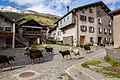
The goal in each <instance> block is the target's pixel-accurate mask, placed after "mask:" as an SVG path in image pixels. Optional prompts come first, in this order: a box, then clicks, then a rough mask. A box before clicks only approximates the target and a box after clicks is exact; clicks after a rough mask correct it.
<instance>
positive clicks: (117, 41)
mask: <svg viewBox="0 0 120 80" xmlns="http://www.w3.org/2000/svg"><path fill="white" fill-rule="evenodd" d="M110 15H111V16H112V17H113V32H114V35H113V37H114V46H115V47H119V46H120V36H119V34H120V8H119V9H116V10H114V11H112V12H110Z"/></svg>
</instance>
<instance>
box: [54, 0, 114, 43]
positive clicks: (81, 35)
mask: <svg viewBox="0 0 120 80" xmlns="http://www.w3.org/2000/svg"><path fill="white" fill-rule="evenodd" d="M109 12H110V9H109V8H108V7H107V6H106V5H105V4H104V3H103V2H102V1H100V2H96V3H92V4H88V5H85V6H81V7H78V8H74V9H72V10H71V11H69V12H68V13H67V14H66V15H64V16H63V17H62V18H60V19H59V20H58V21H57V22H56V23H57V25H58V27H57V29H56V32H57V33H56V36H57V37H56V40H60V41H63V44H68V45H84V44H88V43H111V42H112V41H113V31H112V19H111V17H110V16H109V15H108V13H109Z"/></svg>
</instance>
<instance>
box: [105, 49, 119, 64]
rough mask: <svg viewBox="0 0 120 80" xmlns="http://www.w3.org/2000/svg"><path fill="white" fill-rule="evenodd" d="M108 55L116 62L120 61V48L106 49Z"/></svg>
mask: <svg viewBox="0 0 120 80" xmlns="http://www.w3.org/2000/svg"><path fill="white" fill-rule="evenodd" d="M105 50H106V53H107V55H109V56H110V58H112V59H113V60H115V61H116V62H120V49H105Z"/></svg>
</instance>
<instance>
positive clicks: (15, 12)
mask: <svg viewBox="0 0 120 80" xmlns="http://www.w3.org/2000/svg"><path fill="white" fill-rule="evenodd" d="M0 12H2V13H3V14H4V15H6V16H7V17H9V18H11V19H12V18H14V19H15V20H19V19H22V18H26V19H28V20H30V19H34V20H36V21H37V22H39V23H42V24H46V25H50V26H55V25H54V22H56V21H57V20H58V19H59V18H60V17H59V16H56V15H51V14H44V13H38V12H36V11H32V10H22V9H19V8H15V7H12V6H0Z"/></svg>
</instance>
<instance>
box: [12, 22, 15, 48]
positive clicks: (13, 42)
mask: <svg viewBox="0 0 120 80" xmlns="http://www.w3.org/2000/svg"><path fill="white" fill-rule="evenodd" d="M12 48H13V49H14V48H15V23H13V40H12Z"/></svg>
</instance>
